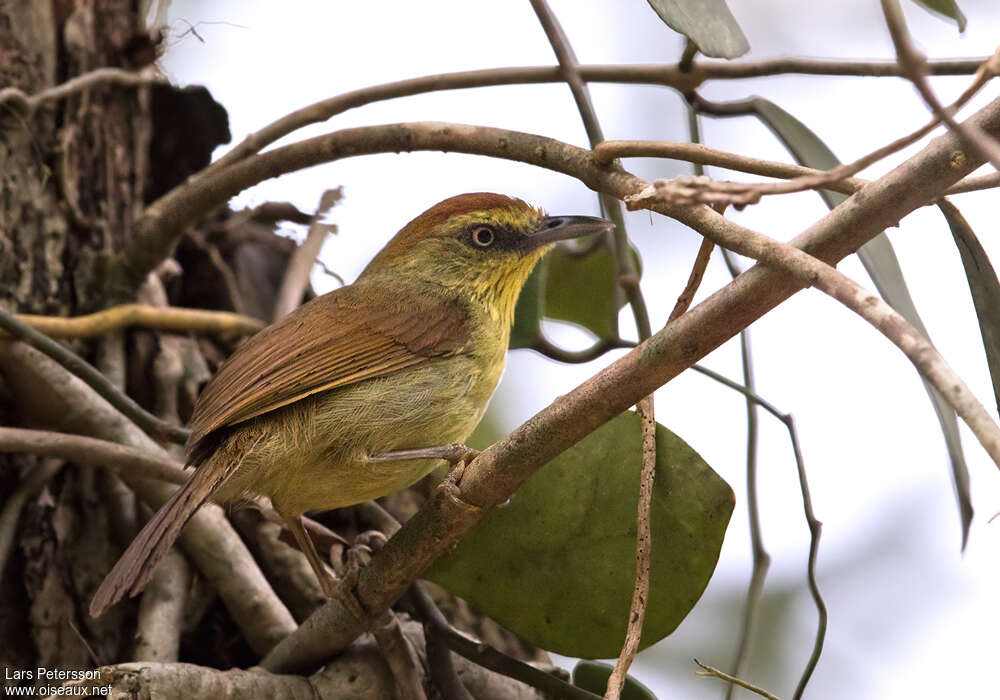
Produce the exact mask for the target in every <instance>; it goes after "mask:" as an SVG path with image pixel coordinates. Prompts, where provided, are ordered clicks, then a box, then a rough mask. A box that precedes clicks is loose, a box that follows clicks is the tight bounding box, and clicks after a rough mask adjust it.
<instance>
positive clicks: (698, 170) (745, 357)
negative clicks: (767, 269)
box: [688, 105, 771, 700]
mask: <svg viewBox="0 0 1000 700" xmlns="http://www.w3.org/2000/svg"><path fill="white" fill-rule="evenodd" d="M688 129H689V133H690V138H691V141H693V142H695V143H699V142H700V141H701V129H700V126H699V123H698V112H697V111H696V110H695V108H694V107H693V106H692V105H688ZM694 174H695V175H696V176H700V175H704V169H703V168H702V166H701V165H700V164H698V163H696V164H695V165H694ZM720 250H721V252H722V259H723V261H724V262H725V264H726V268H727V269H728V270H729V274H730V276H731V277H732V278H733V279H736V278H737V277H738V276H739V275H740V273H741V270H740V269H739V267H738V266H737V264H736V261H735V260H734V259H733V257H732V255H731V254H730V252H729V251H728V250H726V249H725V248H720ZM740 362H741V364H742V370H743V385H742V387H740V388H741V389H742V390H743V391H744V392H745V395H746V413H747V447H746V455H747V466H746V483H747V519H748V522H749V527H750V551H751V557H752V564H751V571H750V581H749V583H748V584H747V594H746V599H745V600H744V602H743V622H742V625H741V627H740V638H739V644H738V646H737V648H736V655H735V656H734V657H733V662H732V669H733V675H735V676H741V675H743V673H744V671H745V667H746V665H747V663H748V662H749V658H750V646H751V641H752V639H753V633H754V630H755V629H756V627H757V618H758V615H759V613H760V601H761V597H762V595H763V592H764V582H765V580H766V579H767V572H768V569H769V568H770V566H771V555H770V554H769V553H768V552H767V549H766V548H765V547H764V536H763V531H762V529H761V524H760V499H759V498H758V493H757V455H758V450H757V448H758V436H759V425H758V420H757V404H756V403H755V402H754V401H753V400H752V399H751V396H756V395H755V394H754V388H755V386H754V385H755V378H754V370H753V353H752V352H751V347H750V329H749V328H745V329H743V330H742V331H740ZM727 381H728V380H727ZM733 384H735V382H734V383H733ZM737 386H739V385H737ZM734 690H735V686H734V685H733V684H731V683H730V684H729V685H728V687H727V688H726V698H727V700H730V699H731V698H732V697H733V692H734Z"/></svg>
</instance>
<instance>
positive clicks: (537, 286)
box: [508, 260, 546, 350]
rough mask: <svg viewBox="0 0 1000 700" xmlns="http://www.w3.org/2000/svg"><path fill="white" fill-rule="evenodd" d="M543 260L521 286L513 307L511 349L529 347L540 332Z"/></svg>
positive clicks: (543, 282)
mask: <svg viewBox="0 0 1000 700" xmlns="http://www.w3.org/2000/svg"><path fill="white" fill-rule="evenodd" d="M545 271H546V267H545V261H544V260H542V262H541V263H539V264H538V265H537V266H536V267H535V270H534V271H533V272H532V273H531V276H530V277H529V278H528V280H527V281H526V282H525V283H524V287H522V288H521V296H519V297H518V298H517V306H515V307H514V325H513V326H512V327H511V329H510V341H509V343H508V347H509V348H510V349H511V350H516V349H518V348H530V347H533V346H534V345H535V341H536V340H538V337H539V336H540V335H541V334H542V293H543V292H542V290H543V289H544V284H545Z"/></svg>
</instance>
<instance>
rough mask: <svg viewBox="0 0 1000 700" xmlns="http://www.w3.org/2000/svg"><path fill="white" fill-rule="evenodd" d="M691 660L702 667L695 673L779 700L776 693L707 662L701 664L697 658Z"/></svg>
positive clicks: (770, 699)
mask: <svg viewBox="0 0 1000 700" xmlns="http://www.w3.org/2000/svg"><path fill="white" fill-rule="evenodd" d="M692 661H694V662H695V663H696V664H698V666H699V667H700V668H701V669H702V670H701V671H697V672H696V673H695V675H698V676H704V677H705V678H718V679H719V680H723V681H726V682H728V683H732V684H733V685H738V686H739V687H741V688H746V689H747V690H749V691H750V692H752V693H756V694H757V695H760V696H761V697H762V698H765V699H766V700H779V698H778V696H777V695H772V694H771V693H769V692H767V691H766V690H763V689H761V688H758V687H757V686H755V685H752V684H750V683H747V682H746V681H744V680H741V679H739V678H737V677H736V676H731V675H729V674H728V673H723V672H722V671H720V670H719V669H717V668H714V667H712V666H709V665H708V664H703V663H702V662H700V661H698V659H692Z"/></svg>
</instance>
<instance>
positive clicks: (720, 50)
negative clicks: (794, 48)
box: [649, 0, 750, 58]
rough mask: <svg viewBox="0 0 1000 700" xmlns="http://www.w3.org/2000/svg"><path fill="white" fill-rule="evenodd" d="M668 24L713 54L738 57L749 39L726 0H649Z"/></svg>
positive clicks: (747, 46)
mask: <svg viewBox="0 0 1000 700" xmlns="http://www.w3.org/2000/svg"><path fill="white" fill-rule="evenodd" d="M649 4H650V6H652V8H653V9H654V10H656V14H658V15H659V16H660V19H662V20H663V21H664V22H666V24H667V26H668V27H670V28H671V29H673V30H674V31H675V32H680V33H681V34H683V35H684V36H686V37H687V38H688V39H690V40H691V41H693V42H694V44H695V46H697V47H698V50H699V51H701V52H702V53H703V54H705V55H706V56H711V57H712V58H737V57H738V56H742V55H743V54H745V53H746V52H747V51H749V50H750V42H748V41H747V37H746V35H745V34H744V33H743V30H742V29H740V25H739V24H737V23H736V18H735V17H733V13H732V12H730V11H729V6H728V5H726V0H649Z"/></svg>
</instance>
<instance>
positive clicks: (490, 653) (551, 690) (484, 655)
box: [410, 587, 600, 700]
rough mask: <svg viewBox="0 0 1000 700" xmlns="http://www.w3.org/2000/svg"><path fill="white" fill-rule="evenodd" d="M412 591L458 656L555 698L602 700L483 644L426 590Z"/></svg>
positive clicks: (418, 606) (421, 611) (427, 618)
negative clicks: (447, 616) (458, 626)
mask: <svg viewBox="0 0 1000 700" xmlns="http://www.w3.org/2000/svg"><path fill="white" fill-rule="evenodd" d="M410 593H411V598H410V599H411V600H412V602H413V604H414V607H416V609H417V612H418V613H419V614H420V615H421V616H422V617H423V620H424V622H425V623H426V624H428V625H430V626H431V627H432V628H433V634H434V635H435V636H436V637H437V638H438V639H440V640H441V642H442V643H443V644H444V645H445V646H447V647H448V648H449V649H451V650H452V651H453V652H455V653H456V654H458V655H459V656H462V657H464V658H466V659H468V660H469V661H471V662H473V663H475V664H478V665H479V666H482V667H483V668H488V669H489V670H491V671H494V672H496V673H500V674H502V675H504V676H508V677H510V678H514V679H516V680H519V681H521V682H522V683H525V684H527V685H530V686H531V687H533V688H537V689H538V690H540V691H542V692H543V693H545V694H546V695H549V696H551V697H554V698H561V699H562V698H564V699H565V700H600V696H599V695H594V694H593V693H591V692H588V691H586V690H584V689H583V688H578V687H577V686H575V685H570V684H569V683H567V682H566V681H564V680H562V679H561V678H559V677H557V676H554V675H552V674H551V673H546V672H545V671H543V670H541V669H540V668H535V667H534V666H532V665H531V664H527V663H525V662H523V661H520V660H518V659H515V658H513V657H510V656H507V655H506V654H504V653H503V652H501V651H499V650H497V649H495V648H493V647H491V646H490V645H489V644H484V643H483V642H479V641H476V640H474V639H471V638H469V637H467V636H465V635H464V634H462V633H461V632H459V631H458V630H456V629H455V628H453V627H452V626H451V625H449V624H448V620H446V619H445V617H444V615H442V614H441V611H440V610H438V608H437V606H436V605H434V601H432V600H431V598H430V596H429V595H427V593H426V591H423V590H422V589H420V588H417V587H412V588H411V590H410Z"/></svg>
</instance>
